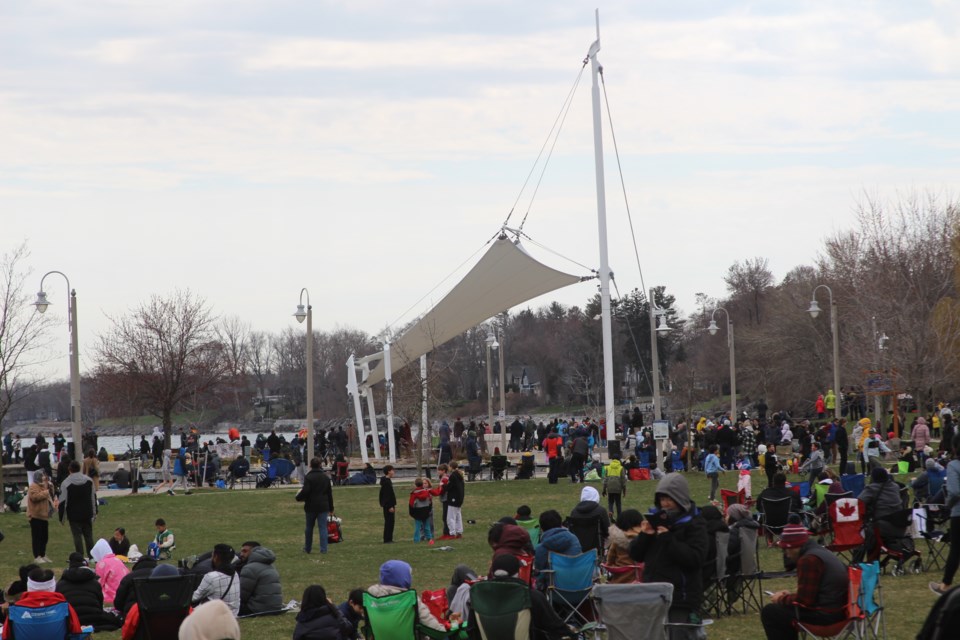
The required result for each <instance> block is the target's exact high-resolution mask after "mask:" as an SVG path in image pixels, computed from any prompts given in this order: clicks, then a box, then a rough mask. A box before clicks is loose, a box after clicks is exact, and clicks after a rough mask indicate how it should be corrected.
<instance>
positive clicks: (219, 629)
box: [177, 600, 240, 640]
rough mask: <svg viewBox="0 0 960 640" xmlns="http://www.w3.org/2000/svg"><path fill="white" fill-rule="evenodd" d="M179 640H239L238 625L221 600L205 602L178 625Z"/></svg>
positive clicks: (228, 608)
mask: <svg viewBox="0 0 960 640" xmlns="http://www.w3.org/2000/svg"><path fill="white" fill-rule="evenodd" d="M177 637H178V638H179V640H240V625H238V624H237V619H236V618H235V617H234V615H233V612H232V611H231V610H230V607H228V606H227V604H226V603H225V602H224V601H223V600H211V601H210V602H205V603H203V604H202V605H200V606H199V607H197V608H196V609H194V610H193V613H191V614H190V615H189V616H187V617H186V618H185V619H184V620H183V622H182V623H181V624H180V633H179V634H178V635H177Z"/></svg>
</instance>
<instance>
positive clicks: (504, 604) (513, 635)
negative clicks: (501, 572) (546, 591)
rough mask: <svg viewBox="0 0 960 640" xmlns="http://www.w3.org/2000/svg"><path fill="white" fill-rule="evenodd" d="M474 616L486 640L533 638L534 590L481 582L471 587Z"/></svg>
mask: <svg viewBox="0 0 960 640" xmlns="http://www.w3.org/2000/svg"><path fill="white" fill-rule="evenodd" d="M470 610H471V614H472V615H471V617H472V618H473V619H474V620H475V622H476V626H475V629H476V630H477V631H478V632H479V634H480V638H481V639H482V640H510V639H512V640H528V639H529V638H530V631H531V629H530V627H531V613H530V587H529V586H525V585H522V584H519V583H517V582H508V581H505V580H481V581H480V582H476V583H474V584H473V586H471V587H470Z"/></svg>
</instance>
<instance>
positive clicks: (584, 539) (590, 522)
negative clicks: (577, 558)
mask: <svg viewBox="0 0 960 640" xmlns="http://www.w3.org/2000/svg"><path fill="white" fill-rule="evenodd" d="M567 522H568V524H569V528H570V532H571V533H573V535H575V536H576V537H577V539H578V540H579V541H580V548H581V549H582V551H589V550H590V549H597V553H602V551H603V541H604V540H606V539H607V536H608V535H609V534H610V515H609V514H608V513H607V510H606V509H604V508H603V507H601V506H600V494H599V493H598V492H597V490H596V489H594V488H593V487H584V488H583V490H582V491H581V492H580V502H579V503H578V504H577V506H575V507H574V508H573V511H571V512H570V516H569V517H568V518H567Z"/></svg>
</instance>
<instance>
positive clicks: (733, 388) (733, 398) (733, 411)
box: [727, 313, 737, 424]
mask: <svg viewBox="0 0 960 640" xmlns="http://www.w3.org/2000/svg"><path fill="white" fill-rule="evenodd" d="M727 344H729V345H730V423H731V424H736V421H737V365H736V362H735V361H734V355H733V322H731V321H730V314H729V313H728V314H727Z"/></svg>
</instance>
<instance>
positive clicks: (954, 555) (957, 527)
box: [930, 436, 960, 595]
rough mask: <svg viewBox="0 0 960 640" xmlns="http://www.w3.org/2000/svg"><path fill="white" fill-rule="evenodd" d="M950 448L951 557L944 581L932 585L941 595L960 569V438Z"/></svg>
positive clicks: (947, 488)
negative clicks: (951, 453)
mask: <svg viewBox="0 0 960 640" xmlns="http://www.w3.org/2000/svg"><path fill="white" fill-rule="evenodd" d="M950 448H951V450H952V451H953V460H951V461H950V462H949V463H948V464H947V479H946V482H944V485H943V486H944V491H945V497H946V502H947V504H953V506H952V507H951V508H950V555H948V556H947V563H946V565H945V566H944V567H943V580H942V581H941V582H940V583H939V584H938V583H936V582H931V583H930V589H931V590H932V591H933V592H934V593H937V594H940V595H942V594H944V593H946V591H947V589H949V588H950V586H951V585H952V584H953V576H954V574H955V573H956V572H957V568H958V567H960V436H957V437H955V438H954V439H953V441H952V442H951V443H950Z"/></svg>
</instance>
